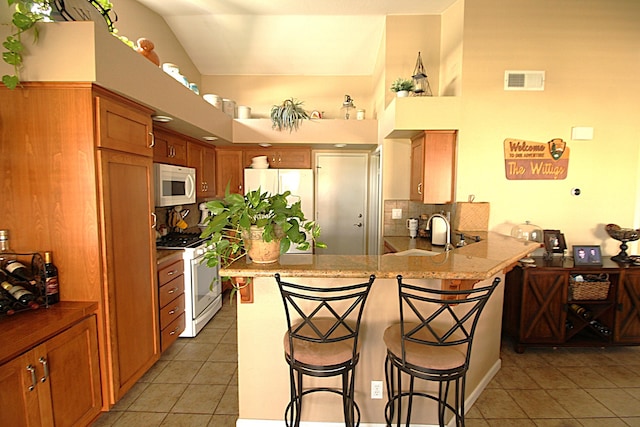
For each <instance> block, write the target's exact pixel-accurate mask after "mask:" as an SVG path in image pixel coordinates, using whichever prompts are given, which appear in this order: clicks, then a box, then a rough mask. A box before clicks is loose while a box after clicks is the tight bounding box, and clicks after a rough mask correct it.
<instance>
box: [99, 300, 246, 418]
mask: <svg viewBox="0 0 640 427" xmlns="http://www.w3.org/2000/svg"><path fill="white" fill-rule="evenodd" d="M222 298H223V306H222V309H221V310H220V311H219V312H218V313H217V314H216V316H215V317H214V318H213V319H212V320H211V321H210V322H209V324H207V326H205V328H204V329H203V330H202V331H201V332H200V333H199V334H198V336H197V337H195V338H178V340H177V341H176V342H175V343H174V344H173V345H172V346H171V347H170V348H169V349H168V350H167V351H166V352H164V353H163V354H162V356H161V357H160V360H159V361H158V362H156V364H155V365H154V366H153V367H152V368H151V369H150V370H149V372H147V373H146V374H145V375H144V377H142V378H141V379H140V381H138V383H136V385H135V386H133V388H132V389H131V390H130V391H129V392H128V393H127V394H126V395H125V396H124V397H123V398H122V399H121V400H120V401H119V402H118V403H117V404H116V405H115V406H114V407H113V408H111V410H110V411H109V412H107V413H104V414H102V415H101V416H100V417H99V418H98V420H97V422H95V423H94V424H93V426H94V427H100V426H114V427H129V426H136V427H152V426H177V427H181V426H185V427H186V426H193V427H196V426H198V427H200V426H202V427H204V426H211V427H213V426H215V427H235V425H236V420H237V418H238V350H237V349H238V346H237V339H236V338H237V333H236V315H235V305H230V304H229V295H228V293H227V294H224V295H223V296H222ZM234 302H235V300H234Z"/></svg>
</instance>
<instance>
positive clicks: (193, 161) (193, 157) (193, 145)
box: [187, 140, 216, 198]
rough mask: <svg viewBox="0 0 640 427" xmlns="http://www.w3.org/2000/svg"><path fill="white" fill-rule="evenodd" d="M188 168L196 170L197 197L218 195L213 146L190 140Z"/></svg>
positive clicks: (188, 144)
mask: <svg viewBox="0 0 640 427" xmlns="http://www.w3.org/2000/svg"><path fill="white" fill-rule="evenodd" d="M187 166H189V167H192V168H196V197H198V198H200V197H202V198H207V197H214V196H215V195H216V186H215V181H216V174H215V173H216V172H215V171H216V150H215V147H214V146H213V145H209V144H206V143H203V142H196V141H191V140H189V141H188V142H187Z"/></svg>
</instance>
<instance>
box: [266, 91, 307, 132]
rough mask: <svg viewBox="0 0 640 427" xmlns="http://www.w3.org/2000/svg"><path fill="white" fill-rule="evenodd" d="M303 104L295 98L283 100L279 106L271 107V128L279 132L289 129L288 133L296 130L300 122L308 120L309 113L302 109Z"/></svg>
mask: <svg viewBox="0 0 640 427" xmlns="http://www.w3.org/2000/svg"><path fill="white" fill-rule="evenodd" d="M303 103H304V102H302V101H298V100H296V99H295V98H290V99H285V100H284V101H283V102H282V104H281V105H274V106H273V107H271V114H270V116H271V124H272V126H271V128H272V129H276V128H277V129H278V130H279V131H281V130H282V129H283V128H284V129H289V133H291V132H292V131H293V130H298V127H300V124H301V123H302V120H305V119H308V118H309V113H307V112H306V111H305V109H304V108H302V104H303Z"/></svg>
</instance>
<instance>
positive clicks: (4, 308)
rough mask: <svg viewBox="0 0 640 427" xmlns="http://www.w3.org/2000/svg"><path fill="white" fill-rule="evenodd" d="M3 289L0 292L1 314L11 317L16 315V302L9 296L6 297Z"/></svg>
mask: <svg viewBox="0 0 640 427" xmlns="http://www.w3.org/2000/svg"><path fill="white" fill-rule="evenodd" d="M1 289H2V292H0V314H7V315H11V314H13V313H15V310H14V305H15V302H14V300H12V299H11V298H9V296H7V295H5V293H4V288H1Z"/></svg>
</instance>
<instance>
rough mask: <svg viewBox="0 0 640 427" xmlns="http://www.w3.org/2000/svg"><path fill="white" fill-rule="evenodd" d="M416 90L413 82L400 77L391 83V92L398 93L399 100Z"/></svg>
mask: <svg viewBox="0 0 640 427" xmlns="http://www.w3.org/2000/svg"><path fill="white" fill-rule="evenodd" d="M414 88H415V86H414V84H413V80H411V79H405V78H402V77H398V78H397V79H395V80H394V81H393V83H391V91H392V92H396V95H397V96H398V98H403V97H406V96H409V92H410V91H412V90H413V89H414Z"/></svg>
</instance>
